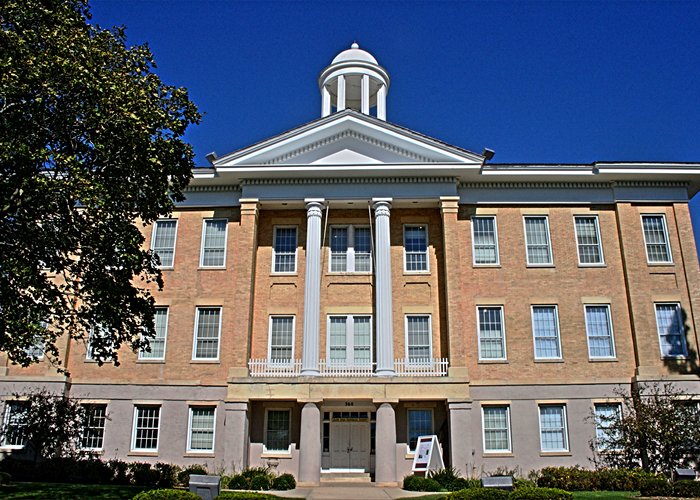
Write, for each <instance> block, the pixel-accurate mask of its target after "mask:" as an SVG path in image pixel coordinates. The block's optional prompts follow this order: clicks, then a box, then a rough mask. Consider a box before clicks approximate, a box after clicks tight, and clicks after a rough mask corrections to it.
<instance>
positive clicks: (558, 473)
mask: <svg viewBox="0 0 700 500" xmlns="http://www.w3.org/2000/svg"><path fill="white" fill-rule="evenodd" d="M537 486H540V487H544V488H559V489H561V490H567V491H591V490H593V489H594V488H595V472H594V471H592V470H589V469H583V468H581V467H578V466H576V467H545V468H544V469H542V470H541V471H540V477H539V478H538V479H537Z"/></svg>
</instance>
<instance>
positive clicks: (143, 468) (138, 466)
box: [127, 462, 160, 486]
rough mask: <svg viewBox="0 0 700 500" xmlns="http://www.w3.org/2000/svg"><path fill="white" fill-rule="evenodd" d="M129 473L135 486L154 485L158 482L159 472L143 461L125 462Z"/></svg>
mask: <svg viewBox="0 0 700 500" xmlns="http://www.w3.org/2000/svg"><path fill="white" fill-rule="evenodd" d="M127 466H128V470H129V472H130V474H131V480H132V482H133V484H135V485H136V486H155V485H156V484H158V479H159V478H160V474H159V473H158V471H157V470H155V469H153V468H152V467H151V464H149V463H145V462H131V463H129V464H127Z"/></svg>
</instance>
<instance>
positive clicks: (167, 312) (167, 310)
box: [138, 306, 170, 361]
mask: <svg viewBox="0 0 700 500" xmlns="http://www.w3.org/2000/svg"><path fill="white" fill-rule="evenodd" d="M158 309H165V334H164V335H163V355H162V356H160V357H156V356H153V357H144V356H143V353H144V351H143V350H139V354H138V359H139V360H140V361H143V360H147V361H163V360H165V350H166V349H167V347H168V323H169V322H170V306H156V310H158ZM141 338H143V334H141ZM153 340H155V338H154V339H153ZM149 342H150V341H149ZM147 354H151V353H150V352H149V353H147Z"/></svg>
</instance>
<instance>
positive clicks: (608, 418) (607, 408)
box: [594, 403, 622, 451]
mask: <svg viewBox="0 0 700 500" xmlns="http://www.w3.org/2000/svg"><path fill="white" fill-rule="evenodd" d="M594 407H595V439H596V447H597V448H598V450H600V451H605V450H619V449H620V447H619V445H618V443H617V441H618V439H619V434H618V433H617V432H616V431H615V429H612V428H611V427H613V426H614V425H615V424H616V423H617V422H619V421H620V419H621V418H622V409H621V407H620V404H619V403H605V404H596V405H594Z"/></svg>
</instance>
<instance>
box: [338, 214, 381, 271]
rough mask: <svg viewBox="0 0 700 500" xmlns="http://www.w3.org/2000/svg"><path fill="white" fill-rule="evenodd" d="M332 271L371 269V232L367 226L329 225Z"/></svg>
mask: <svg viewBox="0 0 700 500" xmlns="http://www.w3.org/2000/svg"><path fill="white" fill-rule="evenodd" d="M330 271H331V272H332V273H342V272H348V273H369V272H371V271H372V233H371V232H370V230H369V227H362V226H342V227H339V226H333V227H331V259H330Z"/></svg>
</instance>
